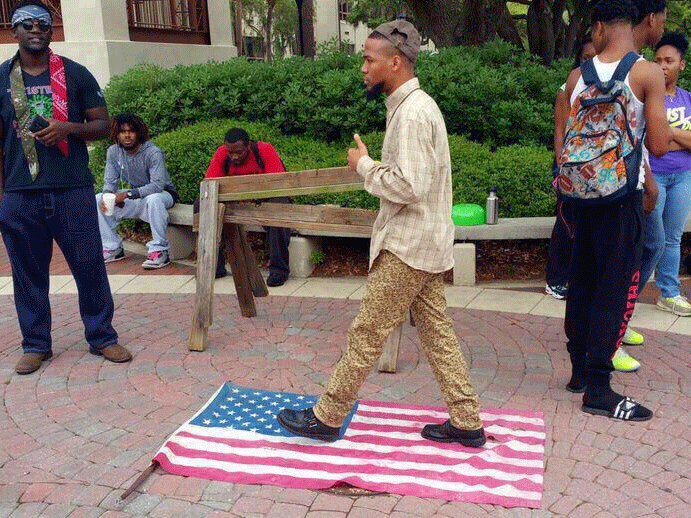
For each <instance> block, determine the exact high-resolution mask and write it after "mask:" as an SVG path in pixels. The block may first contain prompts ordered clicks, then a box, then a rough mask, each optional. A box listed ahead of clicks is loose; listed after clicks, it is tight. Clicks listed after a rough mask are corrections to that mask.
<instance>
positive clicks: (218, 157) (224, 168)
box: [204, 128, 290, 287]
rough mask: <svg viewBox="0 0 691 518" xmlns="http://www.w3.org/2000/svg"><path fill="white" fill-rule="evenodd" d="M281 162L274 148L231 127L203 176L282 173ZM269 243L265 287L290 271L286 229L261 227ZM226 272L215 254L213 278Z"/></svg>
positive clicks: (281, 281)
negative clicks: (255, 140)
mask: <svg viewBox="0 0 691 518" xmlns="http://www.w3.org/2000/svg"><path fill="white" fill-rule="evenodd" d="M284 171H285V167H284V166H283V162H282V161H281V158H280V157H279V156H278V153H277V152H276V150H275V149H274V147H273V146H272V145H271V144H269V143H268V142H261V141H257V142H250V138H249V135H248V134H247V132H246V131H245V130H243V129H240V128H231V129H229V130H228V132H227V133H226V136H225V138H224V142H223V145H222V146H220V147H219V148H218V149H217V150H216V152H215V153H214V156H213V158H212V159H211V163H210V164H209V168H208V169H207V171H206V175H205V176H204V178H220V177H223V176H236V175H243V174H262V173H282V172H284ZM271 201H272V202H274V203H288V198H271ZM265 228H266V236H267V240H268V243H269V277H268V278H267V279H266V284H267V286H271V287H275V286H282V285H283V284H285V282H286V280H288V274H289V273H290V267H289V256H288V243H289V242H290V229H288V228H278V227H265ZM225 273H226V270H225V258H224V254H223V253H222V252H221V253H220V254H219V264H218V267H217V269H216V277H223V276H224V275H225Z"/></svg>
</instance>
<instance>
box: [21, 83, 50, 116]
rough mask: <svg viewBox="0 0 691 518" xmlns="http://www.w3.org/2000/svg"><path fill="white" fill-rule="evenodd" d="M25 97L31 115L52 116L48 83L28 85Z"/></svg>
mask: <svg viewBox="0 0 691 518" xmlns="http://www.w3.org/2000/svg"><path fill="white" fill-rule="evenodd" d="M26 97H27V100H28V101H29V108H31V116H32V117H33V116H34V115H40V116H41V117H50V118H52V117H53V95H52V91H51V89H50V85H42V86H28V87H27V88H26Z"/></svg>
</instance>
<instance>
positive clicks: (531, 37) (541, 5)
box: [528, 0, 556, 65]
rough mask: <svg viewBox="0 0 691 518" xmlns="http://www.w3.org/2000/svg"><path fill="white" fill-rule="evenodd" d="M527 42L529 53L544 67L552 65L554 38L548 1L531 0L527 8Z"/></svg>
mask: <svg viewBox="0 0 691 518" xmlns="http://www.w3.org/2000/svg"><path fill="white" fill-rule="evenodd" d="M528 42H529V44H530V52H531V53H533V54H535V55H536V56H539V57H540V59H542V62H543V63H544V64H545V65H549V64H550V63H552V61H553V60H554V49H555V47H556V38H555V35H554V17H553V13H552V5H551V2H550V0H533V2H532V3H531V4H530V7H528Z"/></svg>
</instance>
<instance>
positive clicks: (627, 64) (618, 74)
mask: <svg viewBox="0 0 691 518" xmlns="http://www.w3.org/2000/svg"><path fill="white" fill-rule="evenodd" d="M639 59H640V56H639V55H638V54H636V53H635V52H629V53H628V54H626V56H624V57H623V58H621V61H620V62H619V65H617V68H616V70H615V71H614V74H612V81H624V80H625V79H626V76H627V74H628V73H629V71H630V70H631V67H633V66H634V65H635V64H636V62H637V61H638V60H639Z"/></svg>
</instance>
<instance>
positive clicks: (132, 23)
mask: <svg viewBox="0 0 691 518" xmlns="http://www.w3.org/2000/svg"><path fill="white" fill-rule="evenodd" d="M206 2H207V0H127V22H128V25H129V28H130V40H132V41H158V42H165V43H199V44H205V45H208V44H209V43H210V35H209V15H208V9H207V3H206Z"/></svg>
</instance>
